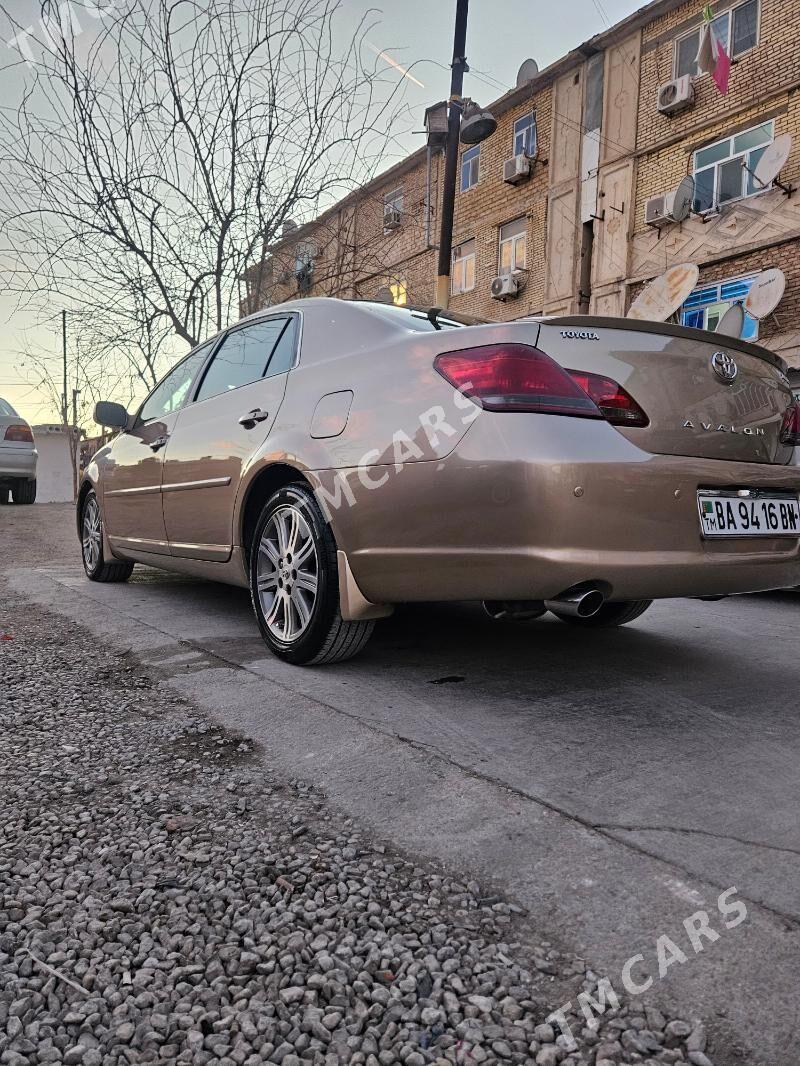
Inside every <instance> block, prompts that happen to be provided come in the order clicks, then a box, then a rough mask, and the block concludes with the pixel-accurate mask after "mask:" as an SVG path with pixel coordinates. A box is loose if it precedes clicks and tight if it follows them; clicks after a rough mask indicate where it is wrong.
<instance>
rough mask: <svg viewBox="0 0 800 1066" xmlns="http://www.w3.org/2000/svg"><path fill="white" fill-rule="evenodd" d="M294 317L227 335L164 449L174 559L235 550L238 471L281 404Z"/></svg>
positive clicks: (166, 512)
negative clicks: (234, 528)
mask: <svg viewBox="0 0 800 1066" xmlns="http://www.w3.org/2000/svg"><path fill="white" fill-rule="evenodd" d="M298 325H299V318H298V316H297V315H286V314H284V315H270V316H269V317H267V318H262V319H259V320H258V321H257V322H251V323H248V324H245V325H242V326H238V327H236V328H234V329H232V330H230V331H229V332H228V333H227V334H226V335H225V337H224V339H223V340H222V343H221V344H220V346H219V347H218V348H217V350H216V351H215V353H214V357H213V358H212V359H211V360H210V361H209V363H208V366H207V367H206V369H205V371H204V373H203V375H202V378H201V380H200V382H199V384H198V386H197V387H196V389H195V390H194V395H193V397H192V400H191V402H190V403H187V404H186V406H185V407H184V408H183V410H182V411H181V413H180V416H179V417H178V421H177V423H176V425H175V428H174V429H173V432H172V434H171V436H170V440H169V443H168V445H167V449H166V457H165V465H164V480H163V499H164V522H165V526H166V531H167V537H168V539H169V543H170V550H171V552H172V554H173V555H179V556H184V557H186V558H192V559H209V560H218V561H222V560H225V559H227V558H228V557H229V556H230V554H231V550H232V545H233V507H234V502H235V500H236V494H237V492H238V489H239V481H240V478H241V475H242V470H243V468H244V466H245V464H246V463H247V461H248V459H249V458H250V456H251V455H252V454H253V453H254V452H255V451H256V450H257V449H258V448H259V446H260V445H261V444H262V443H263V442H264V440H265V439H266V437H267V434H268V433H269V431H270V428H271V426H272V423H273V421H274V420H275V415H276V414H277V412H278V408H279V407H280V405H281V403H282V401H283V395H284V392H285V390H286V378H287V373H288V371H289V369H290V367H291V366H292V365H293V362H294V357H295V352H296V345H297V335H298Z"/></svg>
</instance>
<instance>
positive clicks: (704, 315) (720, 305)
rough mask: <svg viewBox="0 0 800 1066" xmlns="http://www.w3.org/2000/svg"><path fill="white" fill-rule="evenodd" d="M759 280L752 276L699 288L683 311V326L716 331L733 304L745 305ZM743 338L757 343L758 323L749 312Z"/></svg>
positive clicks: (754, 275) (681, 317) (687, 301)
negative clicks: (755, 282) (752, 288)
mask: <svg viewBox="0 0 800 1066" xmlns="http://www.w3.org/2000/svg"><path fill="white" fill-rule="evenodd" d="M756 277H757V275H756V274H752V275H751V276H750V277H746V278H735V279H734V280H732V281H720V282H718V283H715V284H712V285H701V286H699V287H698V288H696V289H695V290H694V292H692V293H691V294H690V295H689V297H688V299H687V300H686V303H685V304H684V305H683V307H682V308H681V309H680V312H679V314H680V322H681V325H683V326H694V328H695V329H710V330H712V331H714V330H715V329H716V328H717V326H718V325H719V322H720V319H721V318H722V316H723V315H724V314H725V312H726V311H727V310H728V308H729V307H731V306H732V305H733V304H743V303H744V301H745V299H746V298H747V294H748V292H750V286H751V285H752V284H753V282H754V281H755V279H756ZM742 337H743V339H744V340H748V341H752V340H756V339H757V337H758V322H757V321H756V319H754V318H752V317H751V316H750V315H748V314H747V312H745V316H744V326H743V328H742Z"/></svg>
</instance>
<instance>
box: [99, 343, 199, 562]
mask: <svg viewBox="0 0 800 1066" xmlns="http://www.w3.org/2000/svg"><path fill="white" fill-rule="evenodd" d="M212 348H213V342H211V343H208V344H204V345H202V347H200V348H196V349H195V351H193V352H190V354H189V355H187V356H186V358H185V359H183V360H181V362H180V363H178V365H177V366H176V367H174V368H173V369H172V370H171V371H170V372H169V373H168V374H167V376H166V377H165V378H164V379H163V380H162V381H161V382H160V383H159V384H158V385H157V386H156V387H155V389H154V390H153V391H152V392H151V393H150V395H149V396H148V397H147V399H146V400H145V401H144V403H143V404H142V406H141V408H140V409H139V412H138V414H137V415H136V418H135V419H134V421H133V425H132V427H131V428H130V429H128V430H125V431H124V432H122V433H121V434H120V435H119V436H118V437H117V438H116V439H115V440H114V443H113V445H112V447H111V451H110V453H109V455H108V458H107V460H106V464H105V467H104V470H103V519H104V522H105V526H106V532H107V534H108V537H109V541H110V543H111V546H112V547H115V546H117V547H120V548H129V549H134V550H137V551H145V552H153V553H154V554H156V555H169V543H168V541H167V533H166V529H165V527H164V509H163V507H162V503H161V479H162V472H163V464H164V449H165V447H166V444H167V441H168V440H169V436H170V434H171V432H172V430H173V428H174V426H175V423H176V421H177V419H178V413H179V412H180V409H181V407H182V406H183V404H184V402H185V401H186V398H187V396H189V395H190V390H191V387H192V383H193V382H194V380H195V379H196V377H197V374H198V372H199V371H200V369H201V368H202V366H203V363H204V362H205V359H206V357H207V356H208V354H209V352H210V351H211V350H212Z"/></svg>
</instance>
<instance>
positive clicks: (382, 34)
mask: <svg viewBox="0 0 800 1066" xmlns="http://www.w3.org/2000/svg"><path fill="white" fill-rule="evenodd" d="M9 6H10V7H11V10H12V11H13V13H14V15H15V17H16V18H17V19H18V20H19V21H20V22H21V23H22V24H23V25H25V24H27V22H28V20H29V22H30V24H34V23H35V21H36V17H37V11H38V0H12V2H11V4H10V5H9ZM99 6H101V7H102V4H101V5H99ZM638 6H640V5H639V4H637V3H636V2H634V0H566V2H562V3H560V4H558V5H555V4H554V3H553V0H471V3H470V12H469V26H468V34H467V59H468V62H469V65H470V68H471V72H470V74H468V75H467V77H466V79H465V93H466V94H467V95H469V96H471V97H473V98H474V99H476V100H477V101H478V102H480V103H482V104H488V103H490V102H491V101H492V100H494V99H496V98H497V97H498V96H501V95H502V94H503V93H504V92H505V91H506V90H507V89H510V88H511V87H512V86H513V84H514V82H515V79H516V73H517V70H518V69H519V66H520V64H521V63H522V61H523V60H524V59H526V58H528V57H532V58H534V59H535V60H536V61H537V62H538V64H539V66H540V68H544V67H546V66H547V65H548V64H550V63H552V62H553V61H554V60H556V59H558V58H559V57H560V56H562V55H564V53H566V52H568V51H569V50H570V49H572V48H574V47H575V46H576V45H578V44H580V43H581V42H582V41H585V40H587V39H588V38H589V37H592V36H593V35H594V34H596V33H599V32H601V31H602V30H604V29H607V28H608V27H609V26H610V25H612V24H613V23H615V22H618V21H619V20H620V19H622V18H624V17H626V16H627V15H629V14H631V13H632V12H633V11H635V10H636V8H637V7H638ZM343 8H344V12H345V13H346V14H347V15H348V16H349V17H350V18H351V19H352V22H353V25H354V26H355V25H357V23H358V22H359V20H360V19H361V18H362V17H363V16H364V15H365V14H367V13H369V14H368V17H369V21H370V23H374V26H373V28H372V29H371V30H370V33H369V35H368V40H369V42H370V44H371V45H373V46H374V50H376V51H380V50H384V51H385V52H386V53H388V55H389V56H390V57H391V58H392V59H393V60H394V61H395V62H396V63H398V64H400V65H401V66H403V67H405V68H409V67H410V68H412V69H411V74H412V76H413V78H414V79H415V81H411V80H409V79H407V85H406V86H405V88H406V101H407V103H408V104H409V105H410V107H411V109H412V113H413V114H414V115H416V114H418V115H419V123H418V125H417V126H415V129H418V130H420V131H421V130H422V125H423V114H424V110H425V108H426V107H427V106H428V105H429V104H431V103H435V102H436V101H438V100H442V99H444V98H445V97H446V96H447V95H448V86H449V63H450V59H451V56H452V39H453V19H454V15H455V0H395V2H394V3H392V4H389V3H385V4H383V6H380V5H378V4H372V3H369V2H366V0H343ZM86 32H91V29H87V31H86ZM7 36H8V34H7V30H6V29H5V27H4V26H3V24H2V22H1V21H0V68H2V67H3V66H4V65H5V64H6V63H7V62H8V58H9V56H12V55H14V54H15V52H14V51H13V50H11V49H9V46H8V43H7ZM4 52H5V55H3V53H4ZM392 73H393V74H394V71H393V72H392ZM23 74H24V68H18V69H17V70H15V71H13V72H9V71H8V70H5V71H4V70H2V69H0V96H2V98H3V99H8V98H9V96H11V97H13V96H15V95H16V93H17V92H18V90H19V87H20V82H21V80H22V77H23ZM396 76H397V77H398V78H401V77H402V75H401V74H400V73H397V74H396ZM417 82H419V83H421V84H417ZM412 125H413V123H412ZM423 143H424V140H423V136H422V133H421V132H420V133H416V134H410V135H407V136H404V137H403V139H402V142H401V143H400V144H398V145H397V146H396V147H397V151H398V152H399V153H401V154H402V152H405V151H408V152H410V151H413V150H414V149H415V148H417V147H419V146H420V145H422V144H423ZM397 158H398V155H397V154H395V155H393V158H391V159H387V165H388V164H389V163H391V162H394V161H396V159H397ZM4 290H6V284H5V279H3V278H2V277H0V396H2V397H3V398H4V399H6V400H8V401H9V402H10V403H11V404H12V405H13V406H14V407H15V408H16V409H17V411H18V412H19V413H20V414H21V415H22V416H23V417H24V418H27V419H28V421H29V422H31V423H32V424H37V423H41V422H48V421H57V420H58V415H57V412H56V410H55V408H54V407H53V404H52V402H51V401H50V400H49V399H48V397H47V395H46V394H45V393H44V392H43V391H42V390H40V389H37V388H36V387H35V386H34V385H33V384H32V375H31V372H30V371H29V370H28V369H27V368H26V367H25V365H24V364H23V363H22V355H21V353H22V351H23V349H24V348H25V346H26V345H27V344H31V343H33V344H34V345H36V346H37V347H38V348H39V349H40V350H45V351H51V350H52V352H53V356H52V358H53V367H54V370H55V369H57V366H58V362H59V358H60V350H61V349H60V345H61V334H60V311H61V308H60V307H56V306H54V307H53V308H52V316H51V317H52V325H51V326H49V327H48V326H47V325H45V326H42V325H38V326H35V325H34V322H33V318H32V316H31V315H30V314H29V313H26V312H25V310H21V309H19V308H18V307H17V306H16V303H15V301H14V300H12V299H11V298H10V297H9V296H8V295H7V293H6V292H5V291H4Z"/></svg>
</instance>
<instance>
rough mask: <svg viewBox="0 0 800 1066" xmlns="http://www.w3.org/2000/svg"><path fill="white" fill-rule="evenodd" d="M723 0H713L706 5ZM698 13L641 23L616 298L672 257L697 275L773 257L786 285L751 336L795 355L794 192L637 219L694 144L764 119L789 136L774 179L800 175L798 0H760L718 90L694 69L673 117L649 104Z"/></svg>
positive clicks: (682, 10) (799, 262) (798, 354)
mask: <svg viewBox="0 0 800 1066" xmlns="http://www.w3.org/2000/svg"><path fill="white" fill-rule="evenodd" d="M732 6H735V5H732V4H730V3H717V4H715V5H713V11H714V14H715V15H716V14H718V13H720V12H722V11H725V10H727V9H728V8H730V7H732ZM699 18H700V16H699V14H698V7H697V5H696V4H695V3H693V2H690V3H686V4H682V5H680V6H679V7H677V8H676V9H675V10H674V11H672V12H670V13H668V14H666V15H664V16H662V17H660V18H658V19H655V20H653V21H652V22H651V23H650V24H648V25H646V26H644V27H643V29H642V78H641V92H640V106H639V121H638V134H637V141H636V153H635V165H636V196H635V218H634V224H633V232H632V238H631V247H630V258H629V264H628V271H629V276H628V279H627V284H626V288H628V289H629V290H630V291H629V292H628V294H627V300H626V303H627V302H629V300H630V297H631V296H633V295H634V294H635V292H636V291H637V289H638V287H639V286H638V283H639V282H641V281H643V280H648V279H650V278H653V277H655V276H656V275H657V274H660V273H661V272H662V271H664V270H665V269H666V268H667V267H669V266H671V265H673V264H675V263H681V262H694V263H697V264H698V266H700V268H701V269H700V277H701V281H703V282H705V281H711V280H713V281H722V280H725V279H727V278H734V277H737V276H739V275H742V274H746V273H749V272H750V271H753V270H756V269H764V268H768V267H781V269H783V270H784V272H785V273H786V276H787V291H786V295H785V297H784V300H783V301H782V304H781V307H780V308H779V310H778V312H777V315H776V317H775V318H774V319H770V320H769V321H767V322H764V323H763V324H762V328H761V330H760V339H761V341H762V343H766V344H768V345H769V346H770V347H774V348H776V350H780V351H781V354H783V355H784V357H785V358H787V359H788V360H789V361H790V362H791V363H794V364H797V365H800V346H799V345H798V344H797V342H796V336H797V333H796V331H793V330H792V323H791V318H792V317H793V313H794V312H795V311H796V308H797V306H798V303H800V269H798V268H800V243H798V242H799V241H800V198H798V197H797V196H793V197H791V198H789V197H787V196H785V195H784V194H783V192H781V191H780V190H778V189H773V190H769V191H765V192H763V193H761V194H759V195H757V196H752V197H746V198H744V199H742V200H738V201H733V202H731V203H728V204H725V205H723V206H722V208H721V209H720V211H719V213H718V214H712V215H709V216H705V217H701V216H696V215H692V216H690V217H689V218H688V219H687V220H686V221H684V222H682V223H680V224H673V225H670V226H667V227H665V228H664V229H662V230H661V231H660V232H659V231H658V230H657V229H653V228H652V227H648V226H647V225H646V223H645V221H644V218H645V205H646V202H647V200H648V199H649V198H650V197H652V196H656V195H660V194H661V193H663V192H665V191H668V190H669V189H671V188H674V187H675V186H676V185H677V184H678V182H679V181H680V180H681V178H683V177H684V176H685V175H686V174H691V173H692V169H693V156H694V153H695V152H696V151H697V150H698V149H700V148H703V147H705V146H707V145H708V144H711V143H713V142H715V141H717V140H720V139H722V138H724V137H727V136H729V135H734V134H736V133H739V132H742V131H744V130H746V129H748V128H751V127H754V126H758V125H760V124H761V123H763V122H766V121H769V120H772V121H774V124H775V135H776V136H778V135H780V134H782V133H791V134H792V135H793V137H794V145H793V150H792V153H791V156H790V158H789V162H788V164H787V166H786V167H785V169H784V170H783V172H782V174H781V178H782V180H783V181H785V182H786V181H790V182H795V181H798V180H800V97H798V88H800V0H760V4H759V35H758V42H757V44H756V46H755V48H753V49H752V50H750V51H749V52H747V53H745V54H743V55H742V56H741V57H740V58H739V59H737V60H736V62H735V63H734V65H733V67H732V70H731V76H730V86H729V91H728V93H727V95H726V96H723V95H721V94H720V92H719V91H718V89H717V87H716V85H715V84H714V83H713V81H712V79H711V78H710V77H709V76H703V77H700V78H696V79H695V82H694V84H695V102H694V105H693V106H692V107H691V108H689V109H688V110H686V111H684V112H683V113H682V114H680V115H678V116H676V117H673V118H669V117H665V116H663V115H660V114H659V113H658V111H657V109H656V93H657V88H658V85H660V84H662V83H663V82H665V81H667V80H669V79H670V78H671V77H672V76H673V56H674V53H675V42H676V40H677V39H678V38H679V37H680V36H681V35H682V33H684V32H685V31H686V30H689V29H692V28H693V27H696V26H697V25H698V23H699ZM779 323H780V324H779ZM793 338H794V339H793Z"/></svg>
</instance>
